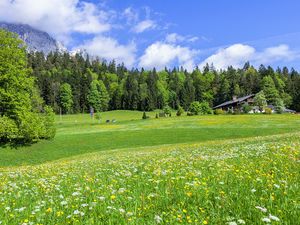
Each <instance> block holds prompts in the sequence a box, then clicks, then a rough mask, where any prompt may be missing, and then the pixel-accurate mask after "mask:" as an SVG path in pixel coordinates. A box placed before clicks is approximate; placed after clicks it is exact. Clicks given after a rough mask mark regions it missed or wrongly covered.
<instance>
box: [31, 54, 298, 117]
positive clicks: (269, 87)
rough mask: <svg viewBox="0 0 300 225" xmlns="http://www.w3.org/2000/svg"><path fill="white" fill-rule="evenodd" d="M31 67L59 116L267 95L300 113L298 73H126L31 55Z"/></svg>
mask: <svg viewBox="0 0 300 225" xmlns="http://www.w3.org/2000/svg"><path fill="white" fill-rule="evenodd" d="M28 67H29V68H30V69H31V70H32V76H33V77H35V80H36V85H37V87H38V90H39V92H40V95H41V96H42V98H43V100H44V102H45V103H46V104H47V105H49V106H51V107H52V108H53V110H54V111H55V113H63V114H67V113H84V112H89V110H90V108H91V107H92V108H93V109H94V110H95V111H96V112H99V111H107V110H117V109H126V110H142V111H151V110H155V109H162V108H163V107H165V106H170V107H171V108H173V109H177V108H178V107H183V108H184V109H185V110H188V108H189V106H190V104H191V103H192V102H194V101H199V102H207V103H208V104H209V105H210V107H213V106H216V105H218V104H220V103H222V102H224V101H228V100H231V99H232V97H233V96H237V97H240V96H244V95H248V94H256V93H258V92H260V91H261V90H263V91H264V94H265V96H266V99H267V101H268V104H273V105H275V104H276V102H278V101H277V100H278V99H280V100H281V101H282V102H283V103H284V105H285V107H289V108H291V109H294V110H296V111H300V75H299V73H298V72H297V71H296V70H295V69H293V68H292V69H290V70H289V69H288V68H287V67H283V68H276V69H274V68H272V67H270V66H264V65H261V66H259V68H258V69H256V68H255V67H254V66H252V65H250V63H249V62H246V63H245V65H244V67H243V68H241V69H236V68H233V67H228V68H227V70H216V69H215V68H214V66H213V65H206V66H205V67H204V68H195V69H194V70H193V71H192V72H188V71H186V70H184V68H173V69H169V68H165V69H164V70H162V71H157V70H156V69H155V68H153V69H152V70H144V69H143V68H142V69H140V70H139V69H136V68H132V69H129V68H126V66H124V64H118V65H117V64H116V62H115V61H111V62H106V61H104V60H100V59H99V58H94V59H91V58H90V57H89V56H82V55H79V54H76V55H74V56H72V55H70V54H69V53H58V52H54V53H50V54H49V55H48V56H45V55H44V54H43V53H41V52H35V53H33V52H32V53H28Z"/></svg>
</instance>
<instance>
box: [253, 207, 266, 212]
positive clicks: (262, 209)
mask: <svg viewBox="0 0 300 225" xmlns="http://www.w3.org/2000/svg"><path fill="white" fill-rule="evenodd" d="M255 208H257V209H259V210H260V211H262V212H264V213H265V212H267V211H268V210H267V209H266V208H264V207H260V206H255Z"/></svg>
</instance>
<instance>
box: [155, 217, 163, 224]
mask: <svg viewBox="0 0 300 225" xmlns="http://www.w3.org/2000/svg"><path fill="white" fill-rule="evenodd" d="M154 220H155V222H156V223H161V222H162V220H163V219H162V218H161V217H160V216H158V215H155V216H154Z"/></svg>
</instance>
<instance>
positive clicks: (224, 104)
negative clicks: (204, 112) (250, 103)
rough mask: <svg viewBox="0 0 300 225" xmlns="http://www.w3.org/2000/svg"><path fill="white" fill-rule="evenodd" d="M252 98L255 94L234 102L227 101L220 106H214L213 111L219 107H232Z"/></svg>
mask: <svg viewBox="0 0 300 225" xmlns="http://www.w3.org/2000/svg"><path fill="white" fill-rule="evenodd" d="M254 96H255V94H251V95H247V96H244V97H240V98H237V99H235V100H231V101H227V102H224V103H222V104H220V105H217V106H215V107H214V109H217V108H221V107H224V106H227V105H232V104H234V103H241V102H243V101H245V100H247V99H248V98H252V97H254Z"/></svg>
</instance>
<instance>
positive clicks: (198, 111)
mask: <svg viewBox="0 0 300 225" xmlns="http://www.w3.org/2000/svg"><path fill="white" fill-rule="evenodd" d="M189 111H190V112H191V113H192V114H193V115H206V114H212V109H211V108H210V106H209V104H208V102H201V103H200V102H198V101H195V102H192V103H191V105H190V108H189Z"/></svg>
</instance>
